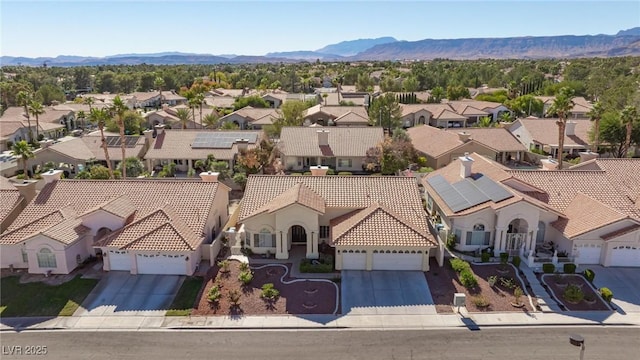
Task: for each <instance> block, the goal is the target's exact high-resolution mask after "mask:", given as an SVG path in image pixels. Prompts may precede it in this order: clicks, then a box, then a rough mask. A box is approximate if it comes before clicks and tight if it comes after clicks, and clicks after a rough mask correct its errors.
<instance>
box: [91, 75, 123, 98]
mask: <svg viewBox="0 0 640 360" xmlns="http://www.w3.org/2000/svg"><path fill="white" fill-rule="evenodd" d="M96 87H97V89H98V92H101V93H103V92H109V93H112V94H115V93H117V92H118V90H119V89H118V84H117V82H116V74H115V73H114V72H113V71H103V72H99V73H98V74H97V75H96Z"/></svg>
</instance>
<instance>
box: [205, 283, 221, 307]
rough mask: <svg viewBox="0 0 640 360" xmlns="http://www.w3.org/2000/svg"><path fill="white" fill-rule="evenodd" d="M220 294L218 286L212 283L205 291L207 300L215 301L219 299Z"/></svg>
mask: <svg viewBox="0 0 640 360" xmlns="http://www.w3.org/2000/svg"><path fill="white" fill-rule="evenodd" d="M221 296H222V294H221V293H220V286H219V285H213V287H212V288H211V289H209V292H208V293H207V300H209V302H212V303H213V302H217V301H218V300H220V297H221Z"/></svg>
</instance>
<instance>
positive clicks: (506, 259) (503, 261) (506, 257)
mask: <svg viewBox="0 0 640 360" xmlns="http://www.w3.org/2000/svg"><path fill="white" fill-rule="evenodd" d="M508 262H509V253H506V252H502V253H500V264H506V263H508Z"/></svg>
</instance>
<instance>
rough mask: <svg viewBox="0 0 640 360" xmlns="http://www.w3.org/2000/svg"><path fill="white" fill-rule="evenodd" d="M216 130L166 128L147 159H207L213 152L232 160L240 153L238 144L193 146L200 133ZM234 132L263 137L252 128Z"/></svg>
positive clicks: (146, 156)
mask: <svg viewBox="0 0 640 360" xmlns="http://www.w3.org/2000/svg"><path fill="white" fill-rule="evenodd" d="M208 131H210V132H215V131H218V130H203V129H197V130H173V129H172V130H164V132H163V134H161V135H158V136H157V137H156V138H155V139H154V140H153V142H152V143H151V146H150V147H149V150H148V151H147V153H146V155H145V158H146V159H191V160H198V159H206V158H207V156H208V155H209V154H212V155H213V156H214V157H215V158H216V159H218V160H231V159H233V157H234V156H235V154H237V153H238V146H237V145H236V144H233V146H232V147H231V148H216V149H210V148H196V149H193V148H191V144H193V142H194V141H195V139H196V136H197V135H198V134H201V133H203V132H208ZM234 132H243V133H247V134H249V133H257V134H258V140H259V139H261V137H262V132H261V131H251V130H234ZM254 147H256V144H248V148H249V149H253V148H254Z"/></svg>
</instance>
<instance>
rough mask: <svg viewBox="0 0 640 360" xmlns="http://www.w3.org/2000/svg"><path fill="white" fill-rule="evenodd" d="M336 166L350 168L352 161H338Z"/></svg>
mask: <svg viewBox="0 0 640 360" xmlns="http://www.w3.org/2000/svg"><path fill="white" fill-rule="evenodd" d="M338 166H339V167H351V166H352V161H351V159H338Z"/></svg>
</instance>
